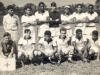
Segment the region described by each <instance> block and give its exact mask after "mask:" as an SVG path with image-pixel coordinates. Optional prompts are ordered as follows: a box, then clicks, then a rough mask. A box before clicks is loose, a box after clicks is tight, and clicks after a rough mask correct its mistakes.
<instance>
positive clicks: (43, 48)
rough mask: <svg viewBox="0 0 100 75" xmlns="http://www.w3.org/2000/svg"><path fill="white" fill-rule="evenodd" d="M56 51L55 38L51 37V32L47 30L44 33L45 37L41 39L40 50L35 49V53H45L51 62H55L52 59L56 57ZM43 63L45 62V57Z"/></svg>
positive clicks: (39, 54)
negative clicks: (54, 46)
mask: <svg viewBox="0 0 100 75" xmlns="http://www.w3.org/2000/svg"><path fill="white" fill-rule="evenodd" d="M55 52H56V50H54V48H53V40H52V38H51V32H50V31H49V30H47V31H45V33H44V37H43V38H41V39H40V40H39V46H38V50H37V51H34V55H35V56H41V55H45V56H46V57H48V59H49V60H50V62H51V63H53V62H52V60H51V59H52V58H54V54H55ZM41 64H43V58H42V61H41Z"/></svg>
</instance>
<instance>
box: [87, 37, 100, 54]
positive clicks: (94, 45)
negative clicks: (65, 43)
mask: <svg viewBox="0 0 100 75" xmlns="http://www.w3.org/2000/svg"><path fill="white" fill-rule="evenodd" d="M88 40H89V46H90V51H93V52H95V53H98V50H99V47H100V37H98V40H96V41H94V40H93V39H92V36H88Z"/></svg>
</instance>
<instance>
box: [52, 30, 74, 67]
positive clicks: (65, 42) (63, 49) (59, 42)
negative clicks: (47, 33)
mask: <svg viewBox="0 0 100 75" xmlns="http://www.w3.org/2000/svg"><path fill="white" fill-rule="evenodd" d="M69 41H70V38H69V37H68V36H66V29H65V28H61V29H60V35H59V36H57V37H55V38H54V40H53V46H54V49H55V50H56V51H57V56H58V63H57V64H58V66H59V65H60V63H61V59H62V58H61V56H62V55H63V56H65V55H68V61H69V62H71V63H72V62H73V61H72V56H73V52H74V47H73V46H71V45H70V44H69Z"/></svg>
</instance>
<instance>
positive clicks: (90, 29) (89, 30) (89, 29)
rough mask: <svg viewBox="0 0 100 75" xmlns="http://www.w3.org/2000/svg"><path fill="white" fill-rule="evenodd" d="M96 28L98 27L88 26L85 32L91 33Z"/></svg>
mask: <svg viewBox="0 0 100 75" xmlns="http://www.w3.org/2000/svg"><path fill="white" fill-rule="evenodd" d="M94 30H96V27H86V28H85V34H86V35H91V34H92V31H94Z"/></svg>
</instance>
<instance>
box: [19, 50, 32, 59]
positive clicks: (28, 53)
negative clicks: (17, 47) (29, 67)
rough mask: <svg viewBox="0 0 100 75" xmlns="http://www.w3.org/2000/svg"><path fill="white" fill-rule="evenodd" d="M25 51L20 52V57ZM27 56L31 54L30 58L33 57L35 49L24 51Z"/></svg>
mask: <svg viewBox="0 0 100 75" xmlns="http://www.w3.org/2000/svg"><path fill="white" fill-rule="evenodd" d="M22 53H23V52H20V51H19V52H18V58H19V57H20V56H21V54H22ZM24 54H25V55H26V56H29V57H30V58H33V50H29V51H26V52H25V53H24Z"/></svg>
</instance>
